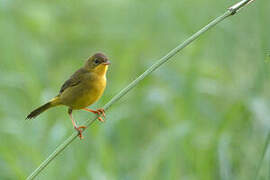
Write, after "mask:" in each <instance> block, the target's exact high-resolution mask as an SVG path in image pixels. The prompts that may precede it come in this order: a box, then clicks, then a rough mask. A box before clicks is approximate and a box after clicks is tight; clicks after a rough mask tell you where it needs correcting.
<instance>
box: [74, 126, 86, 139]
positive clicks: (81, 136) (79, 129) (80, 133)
mask: <svg viewBox="0 0 270 180" xmlns="http://www.w3.org/2000/svg"><path fill="white" fill-rule="evenodd" d="M85 128H86V126H79V127H77V126H75V127H74V129H76V130H77V131H78V135H79V137H80V139H81V140H82V139H83V135H82V132H83V130H82V129H85Z"/></svg>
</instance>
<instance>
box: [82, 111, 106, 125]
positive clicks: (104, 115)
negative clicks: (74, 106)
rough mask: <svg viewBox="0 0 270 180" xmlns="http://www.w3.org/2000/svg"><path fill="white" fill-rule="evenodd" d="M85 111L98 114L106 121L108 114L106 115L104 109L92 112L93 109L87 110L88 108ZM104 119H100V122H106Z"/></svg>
mask: <svg viewBox="0 0 270 180" xmlns="http://www.w3.org/2000/svg"><path fill="white" fill-rule="evenodd" d="M84 110H86V111H88V112H92V113H94V114H97V115H102V117H103V118H104V119H105V118H106V114H105V110H104V109H103V108H100V109H97V110H92V109H87V108H84ZM102 117H98V120H99V121H101V122H105V121H104V120H103V119H102Z"/></svg>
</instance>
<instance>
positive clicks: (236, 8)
mask: <svg viewBox="0 0 270 180" xmlns="http://www.w3.org/2000/svg"><path fill="white" fill-rule="evenodd" d="M252 1H253V0H242V1H240V2H239V3H237V4H235V5H234V6H232V7H230V8H229V9H228V10H227V11H226V12H225V13H224V14H222V15H221V16H219V17H217V18H216V19H214V20H213V21H211V22H210V23H209V24H207V25H206V26H205V27H203V28H202V29H201V30H199V31H198V32H196V33H195V34H193V35H192V36H191V37H189V38H188V39H186V40H185V41H184V42H183V43H181V44H180V45H179V46H177V47H176V48H174V49H173V50H171V51H170V52H169V53H168V54H166V55H165V56H164V57H162V58H161V59H159V60H158V61H157V62H156V63H154V64H153V65H152V66H151V67H149V68H148V69H147V70H146V71H145V72H144V73H142V74H141V75H140V76H139V77H138V78H137V79H135V80H134V81H133V82H131V83H130V84H129V85H128V86H127V87H125V88H124V89H122V90H121V91H120V92H119V93H118V94H117V95H115V96H114V97H113V98H112V99H111V100H110V101H109V102H108V103H107V104H105V106H104V107H103V108H104V110H107V109H108V108H110V107H111V106H112V105H113V104H114V103H115V102H116V101H118V100H119V99H120V98H122V97H123V96H124V95H125V94H127V93H128V92H129V91H130V90H131V89H132V88H134V87H135V86H136V85H137V84H138V83H139V82H140V81H142V80H143V79H144V78H146V77H147V76H149V75H150V74H151V73H152V72H153V71H154V70H156V69H157V68H159V67H160V66H161V65H162V64H164V63H165V62H167V61H168V60H169V59H170V58H172V57H173V56H174V55H175V54H177V53H178V52H179V51H180V50H182V49H183V48H185V47H186V46H187V45H189V44H190V43H191V42H192V41H194V40H195V39H197V38H198V37H199V36H200V35H202V34H203V33H204V32H206V31H208V30H209V29H210V28H212V27H214V26H215V25H216V24H218V23H220V22H221V21H223V20H224V19H225V18H227V17H229V16H231V15H234V14H235V13H236V12H238V11H239V10H240V9H241V8H242V7H244V5H246V4H248V3H249V2H252ZM96 120H97V117H96V118H95V119H93V120H87V121H86V122H85V126H87V127H89V126H90V125H91V124H92V123H94V122H95V121H96ZM77 136H78V134H77V132H74V133H73V134H72V135H71V136H70V137H69V138H67V139H66V140H65V141H64V142H63V143H62V144H60V145H59V146H58V147H57V148H56V149H55V151H54V152H53V153H51V155H50V156H49V157H48V158H47V159H45V160H44V161H43V162H42V163H41V164H40V165H39V166H38V167H37V169H35V170H34V171H33V172H32V173H31V174H30V175H29V176H28V178H27V179H28V180H30V179H33V178H35V177H36V176H37V175H38V174H39V173H40V172H41V171H42V170H43V169H44V168H45V167H46V166H48V164H49V163H50V162H51V161H52V160H53V159H54V158H56V157H57V155H58V154H59V153H61V152H62V151H63V150H64V149H65V148H66V147H67V146H68V145H69V144H70V143H72V142H73V141H74V140H75V139H76V137H77Z"/></svg>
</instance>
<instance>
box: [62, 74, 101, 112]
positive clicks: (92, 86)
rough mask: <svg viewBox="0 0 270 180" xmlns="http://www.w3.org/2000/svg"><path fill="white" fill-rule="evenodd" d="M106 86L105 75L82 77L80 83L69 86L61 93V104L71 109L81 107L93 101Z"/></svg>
mask: <svg viewBox="0 0 270 180" xmlns="http://www.w3.org/2000/svg"><path fill="white" fill-rule="evenodd" d="M105 87H106V76H95V77H91V78H89V79H87V80H86V79H84V80H83V81H82V82H81V83H80V84H78V85H77V86H74V87H70V88H69V89H67V90H66V91H64V92H63V94H62V95H61V100H62V104H64V105H67V106H69V107H70V108H72V109H82V108H85V107H87V106H90V105H92V104H93V103H95V102H96V101H97V100H98V99H99V98H100V97H101V96H102V94H103V92H104V90H105Z"/></svg>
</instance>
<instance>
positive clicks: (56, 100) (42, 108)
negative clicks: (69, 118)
mask: <svg viewBox="0 0 270 180" xmlns="http://www.w3.org/2000/svg"><path fill="white" fill-rule="evenodd" d="M58 105H60V99H59V97H58V96H56V97H55V98H53V99H52V100H50V101H49V102H48V103H46V104H44V105H42V106H40V107H38V108H37V109H35V110H33V111H32V112H31V113H30V114H28V116H27V117H26V119H32V118H35V117H37V116H38V115H39V114H41V113H43V112H44V111H46V110H47V109H49V108H51V107H54V106H58Z"/></svg>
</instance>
